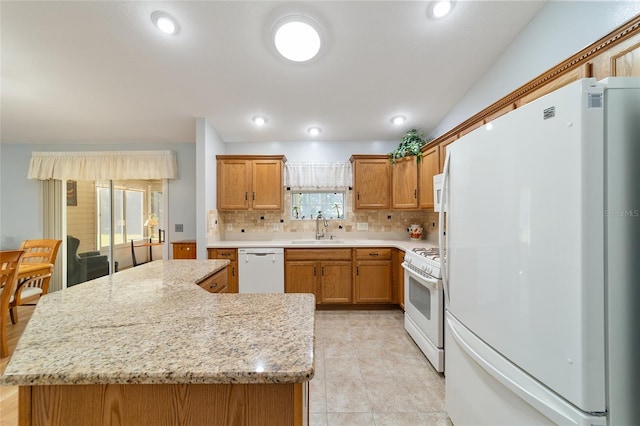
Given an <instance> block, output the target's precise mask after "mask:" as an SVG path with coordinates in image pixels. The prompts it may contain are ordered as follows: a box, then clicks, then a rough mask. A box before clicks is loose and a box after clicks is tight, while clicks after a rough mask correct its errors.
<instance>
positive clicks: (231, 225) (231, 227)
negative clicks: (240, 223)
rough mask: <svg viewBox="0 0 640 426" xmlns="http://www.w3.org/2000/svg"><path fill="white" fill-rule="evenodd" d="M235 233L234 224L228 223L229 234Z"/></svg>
mask: <svg viewBox="0 0 640 426" xmlns="http://www.w3.org/2000/svg"><path fill="white" fill-rule="evenodd" d="M231 231H233V223H227V232H231Z"/></svg>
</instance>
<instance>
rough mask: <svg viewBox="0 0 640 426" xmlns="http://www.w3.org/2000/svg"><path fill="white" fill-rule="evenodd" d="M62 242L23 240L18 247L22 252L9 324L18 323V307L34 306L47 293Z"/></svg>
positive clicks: (10, 308) (10, 307)
mask: <svg viewBox="0 0 640 426" xmlns="http://www.w3.org/2000/svg"><path fill="white" fill-rule="evenodd" d="M61 243H62V240H48V239H43V240H25V241H24V242H23V243H22V246H21V247H20V249H21V250H23V251H24V255H23V256H22V260H21V262H20V267H19V268H18V285H17V287H16V290H15V293H14V296H13V301H12V302H11V304H10V306H9V313H10V314H11V322H12V323H13V324H16V323H17V322H18V306H20V305H29V304H35V303H36V302H37V301H38V300H39V299H40V297H41V296H43V295H45V294H47V293H48V292H49V283H50V282H51V276H52V275H53V265H54V264H55V262H56V257H57V256H58V249H59V248H60V244H61Z"/></svg>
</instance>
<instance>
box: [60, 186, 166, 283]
mask: <svg viewBox="0 0 640 426" xmlns="http://www.w3.org/2000/svg"><path fill="white" fill-rule="evenodd" d="M66 218H67V220H66V229H67V287H70V286H73V285H77V284H80V283H83V282H86V281H88V280H91V279H94V278H99V277H101V276H104V275H108V274H109V272H110V271H112V270H113V271H114V272H118V271H120V270H123V269H127V268H131V267H134V266H137V265H140V264H142V263H146V262H149V261H152V260H157V259H162V244H163V242H164V238H163V235H164V232H163V230H162V228H161V224H163V223H164V212H163V181H162V180H123V181H67V207H66ZM112 260H113V261H112Z"/></svg>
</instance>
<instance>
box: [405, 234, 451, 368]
mask: <svg viewBox="0 0 640 426" xmlns="http://www.w3.org/2000/svg"><path fill="white" fill-rule="evenodd" d="M402 267H403V268H404V270H405V273H404V299H405V300H404V305H405V314H404V327H405V329H406V330H407V332H408V333H409V335H410V336H411V337H412V338H413V340H414V341H415V342H416V344H417V345H418V347H419V348H420V350H422V352H423V353H424V354H425V356H426V357H427V359H428V360H429V362H431V364H432V365H433V367H434V368H435V369H436V371H438V372H444V294H443V287H442V275H441V270H440V251H439V250H438V248H437V247H436V248H414V249H413V250H411V251H407V252H406V253H405V255H404V262H403V263H402Z"/></svg>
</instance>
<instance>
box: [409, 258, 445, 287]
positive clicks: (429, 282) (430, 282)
mask: <svg viewBox="0 0 640 426" xmlns="http://www.w3.org/2000/svg"><path fill="white" fill-rule="evenodd" d="M402 267H403V268H404V270H405V271H406V272H408V273H409V275H411V276H413V278H415V279H416V281H418V282H419V283H420V284H422V285H424V286H425V287H431V288H432V289H434V290H438V281H439V280H438V279H436V278H428V277H423V276H422V275H420V274H418V273H416V272H415V271H414V270H412V269H409V268H407V267H406V266H404V264H403V265H402Z"/></svg>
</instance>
